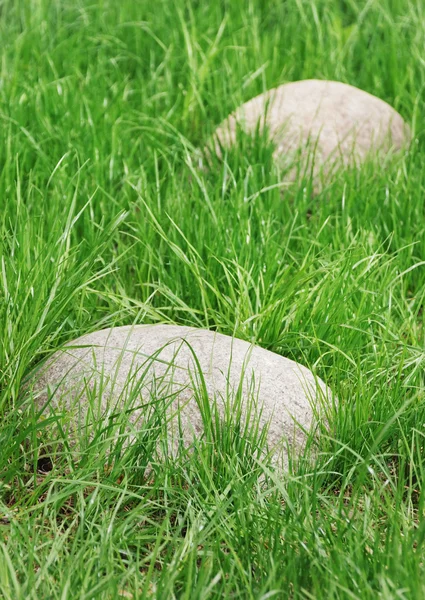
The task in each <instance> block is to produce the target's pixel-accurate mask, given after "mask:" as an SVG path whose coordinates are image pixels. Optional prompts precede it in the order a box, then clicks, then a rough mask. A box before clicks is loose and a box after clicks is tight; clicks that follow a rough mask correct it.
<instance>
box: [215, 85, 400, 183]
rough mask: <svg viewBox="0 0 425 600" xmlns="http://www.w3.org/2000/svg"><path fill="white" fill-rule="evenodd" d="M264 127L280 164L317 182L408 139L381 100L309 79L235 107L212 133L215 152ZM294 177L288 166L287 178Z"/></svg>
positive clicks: (398, 119)
mask: <svg viewBox="0 0 425 600" xmlns="http://www.w3.org/2000/svg"><path fill="white" fill-rule="evenodd" d="M264 128H266V132H267V134H268V137H269V139H270V141H271V142H272V143H273V145H274V154H273V156H274V159H275V161H276V162H277V163H279V165H280V166H282V167H283V168H286V167H287V166H288V167H290V165H291V164H292V165H293V164H294V163H295V164H296V161H298V160H300V166H301V168H302V170H307V172H312V174H313V177H314V178H316V179H317V177H318V176H319V175H320V174H321V173H322V174H325V175H326V174H328V175H329V174H330V173H332V172H334V170H335V169H336V168H338V167H341V166H345V167H347V166H359V165H360V164H361V163H363V162H364V161H365V160H366V159H367V157H368V156H376V155H377V154H379V155H380V156H382V155H385V154H388V153H390V152H393V151H397V150H400V149H401V148H403V147H406V146H407V145H408V143H409V139H410V131H409V127H408V125H407V124H406V123H405V122H404V120H403V119H402V117H401V116H400V115H399V113H398V112H397V111H395V110H394V109H393V108H392V107H391V106H390V105H389V104H387V103H386V102H384V101H383V100H381V99H380V98H377V97H376V96H373V95H371V94H369V93H367V92H365V91H363V90H360V89H358V88H356V87H353V86H351V85H348V84H346V83H341V82H338V81H321V80H316V79H311V80H305V81H296V82H293V83H287V84H284V85H281V86H279V87H277V88H275V89H272V90H269V91H267V92H265V93H263V94H260V95H259V96H256V97H255V98H252V99H251V100H249V101H248V102H246V103H245V104H243V105H242V106H240V107H239V108H237V109H236V111H235V112H234V113H232V114H231V115H230V116H229V117H228V118H227V119H226V120H225V121H224V122H223V123H221V125H219V127H218V128H217V130H216V131H215V134H214V143H213V146H214V148H215V152H216V153H217V154H218V155H219V156H221V155H222V150H223V149H226V148H229V147H230V146H233V145H234V144H235V143H236V141H237V135H238V130H239V129H242V130H243V131H244V132H246V133H248V134H254V133H255V132H258V131H260V132H261V131H264ZM296 173H297V169H296V167H294V168H289V172H288V174H287V178H288V180H293V179H294V178H295V176H296Z"/></svg>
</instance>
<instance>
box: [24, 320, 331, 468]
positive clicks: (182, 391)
mask: <svg viewBox="0 0 425 600" xmlns="http://www.w3.org/2000/svg"><path fill="white" fill-rule="evenodd" d="M195 356H196V359H195ZM200 373H202V376H203V378H204V382H205V388H206V392H207V394H206V395H204V398H207V402H210V403H211V402H214V401H215V402H216V405H215V406H216V407H217V409H218V413H219V414H220V417H223V416H224V415H225V414H226V406H227V407H231V411H230V415H232V414H233V415H234V419H236V420H240V421H241V422H243V423H247V422H250V419H251V420H252V419H253V414H255V415H257V418H259V423H260V427H261V428H263V427H264V426H267V425H268V427H269V429H268V445H269V448H270V449H273V451H274V455H275V456H276V457H277V456H280V457H283V459H284V461H285V457H286V455H285V447H286V442H288V443H289V445H290V446H292V445H293V446H294V447H295V448H296V449H297V450H298V451H302V448H303V445H304V443H305V439H306V432H310V431H312V430H313V429H314V428H315V426H316V425H317V421H316V417H317V418H319V419H320V418H321V417H320V415H321V414H324V413H323V412H322V411H323V409H324V407H325V406H326V405H328V406H329V403H330V400H331V394H330V391H329V389H328V388H327V387H326V386H325V384H324V383H323V382H322V381H321V380H320V379H316V378H315V377H314V376H313V374H312V373H311V371H309V370H308V369H307V368H305V367H303V366H302V365H299V364H297V363H296V362H294V361H291V360H289V359H287V358H284V357H282V356H279V355H278V354H275V353H273V352H270V351H268V350H264V349H262V348H260V347H258V346H253V345H252V344H249V343H248V342H245V341H242V340H240V339H236V338H232V337H229V336H226V335H223V334H219V333H215V332H212V331H207V330H202V329H196V328H192V327H180V326H174V325H136V326H129V327H116V328H112V329H105V330H102V331H97V332H95V333H91V334H89V335H85V336H83V337H81V338H78V339H77V340H75V341H74V342H71V343H69V344H68V345H66V346H65V347H64V348H63V349H61V350H59V351H57V352H56V353H55V354H54V355H53V356H52V357H51V358H50V359H49V360H48V361H47V362H46V363H45V364H44V365H43V367H42V368H41V369H40V370H39V371H38V372H37V373H36V375H35V380H34V381H35V384H34V386H33V391H35V394H34V398H35V400H36V405H37V406H38V407H39V408H42V407H44V408H45V413H46V414H48V413H49V410H51V409H52V408H53V409H54V410H57V409H58V408H60V409H64V410H65V412H66V413H67V414H71V415H72V419H73V420H74V422H75V429H74V431H75V430H77V429H78V427H79V426H80V425H81V423H82V422H84V421H85V419H87V414H88V404H89V402H88V395H89V396H90V397H91V394H90V392H89V390H93V389H96V390H102V393H97V394H94V396H95V397H96V398H100V401H99V405H98V407H97V417H100V418H104V417H105V416H107V415H108V413H109V414H110V413H111V412H114V411H115V412H117V411H118V412H119V411H122V410H124V406H126V407H127V404H126V398H128V397H129V396H133V398H135V399H136V402H134V403H133V409H132V410H130V411H129V421H130V423H132V424H136V425H137V423H138V422H139V423H140V420H143V415H144V414H146V413H145V409H144V408H143V406H146V405H147V404H148V403H149V402H152V401H153V399H154V398H155V399H156V400H158V399H159V400H161V399H162V401H163V403H165V402H168V403H169V406H168V408H167V412H166V414H167V418H170V421H169V422H168V428H169V429H170V432H171V434H172V435H171V438H170V439H172V442H171V446H170V448H171V450H173V449H175V448H176V447H177V443H178V439H179V433H182V434H183V441H184V443H185V444H186V445H190V443H191V442H192V441H193V438H194V437H196V438H199V437H200V435H201V434H202V431H203V429H204V421H203V419H202V414H201V410H200V406H199V395H197V394H196V393H195V391H194V390H196V389H198V387H199V383H200V382H201V378H200ZM238 389H239V391H240V394H239V396H237V394H236V392H237V390H238ZM237 397H239V399H240V404H239V406H240V412H238V410H237V408H236V406H237V402H236V398H237ZM260 409H261V410H260ZM91 410H93V409H91ZM94 413H96V411H94ZM94 413H93V414H92V413H90V414H91V415H92V417H91V418H93V419H95V418H97V417H96V416H95V414H94ZM177 413H178V414H179V418H180V426H179V421H178V419H177V417H176V414H177ZM227 414H229V413H227ZM89 421H90V419H89ZM71 422H72V421H71ZM279 449H281V450H282V452H278V450H279Z"/></svg>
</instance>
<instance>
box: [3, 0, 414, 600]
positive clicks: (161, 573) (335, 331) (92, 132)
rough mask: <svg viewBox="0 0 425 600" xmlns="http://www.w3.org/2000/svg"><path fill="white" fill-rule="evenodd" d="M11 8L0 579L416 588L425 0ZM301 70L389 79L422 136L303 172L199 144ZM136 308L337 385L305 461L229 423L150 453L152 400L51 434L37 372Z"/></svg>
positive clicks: (218, 588)
mask: <svg viewBox="0 0 425 600" xmlns="http://www.w3.org/2000/svg"><path fill="white" fill-rule="evenodd" d="M0 30H1V34H0V37H1V40H2V43H1V49H0V52H1V63H0V65H1V66H0V69H1V74H0V136H1V143H0V169H1V170H0V206H1V210H0V259H1V268H0V331H1V332H2V335H1V344H0V415H1V416H0V448H1V453H0V557H1V558H0V596H1V597H2V598H5V600H9V599H10V600H17V599H20V598H22V599H24V598H25V599H28V598H30V599H34V600H36V599H40V600H41V599H56V598H57V599H61V600H65V599H74V598H79V599H92V598H101V599H102V600H103V599H108V598H111V599H115V598H120V597H123V598H134V599H139V598H140V599H141V598H187V599H190V600H192V599H196V598H202V599H206V598H211V599H212V598H223V597H224V598H250V599H257V598H258V599H260V598H263V599H266V598H274V597H275V598H296V599H301V598H302V599H306V600H307V599H308V600H311V599H313V598H314V599H316V598H319V599H320V598H360V599H362V600H363V599H367V598H371V599H375V598H382V599H389V598H391V599H392V598H394V599H395V598H398V599H400V598H401V599H410V598H415V599H416V598H418V599H420V598H423V597H424V596H425V584H424V582H425V568H424V558H425V549H424V540H425V522H424V518H423V516H424V493H423V488H422V485H423V480H424V468H425V463H424V435H425V403H424V371H423V369H424V362H425V351H424V330H423V326H424V314H423V305H424V296H425V270H424V265H425V215H424V191H425V171H424V169H423V164H424V160H425V136H424V129H423V122H424V112H425V102H424V100H425V95H424V87H425V63H424V58H423V40H424V36H425V4H424V3H423V2H422V0H368V1H367V2H365V1H363V0H361V1H359V2H354V1H352V0H286V1H282V0H279V1H277V0H268V1H266V2H265V1H264V0H248V1H246V2H241V1H240V0H222V1H221V2H220V1H218V0H216V1H211V2H198V1H196V0H191V1H185V0H176V1H175V2H170V1H169V0H157V1H156V2H147V1H146V0H120V1H119V2H116V1H114V0H90V1H88V0H67V1H66V0H2V1H1V2H0ZM306 78H319V79H334V80H339V81H344V82H347V83H350V84H352V85H355V86H357V87H359V88H361V89H364V90H366V91H368V92H370V93H372V94H374V95H376V96H379V97H380V98H382V99H383V100H385V101H387V102H389V103H390V104H391V105H392V106H393V107H394V108H395V109H396V110H398V111H399V112H400V114H401V115H402V116H403V117H404V119H405V120H406V121H407V122H408V123H409V124H410V126H411V128H412V143H411V148H410V151H409V152H408V153H407V154H403V155H401V156H398V157H395V158H394V159H391V160H389V161H388V163H387V164H386V163H385V164H384V163H383V162H382V161H373V160H371V161H370V162H369V163H368V164H367V165H365V166H364V168H362V169H361V170H359V171H350V172H346V173H340V174H339V176H338V177H336V178H335V180H334V181H332V182H330V183H329V184H328V185H327V186H326V187H325V188H324V189H323V190H322V191H321V192H320V194H318V195H314V194H312V182H311V178H310V177H309V174H308V173H304V174H301V175H300V177H299V178H298V180H297V182H296V184H295V185H293V186H291V187H289V188H286V187H285V186H282V185H281V181H282V177H281V173H279V171H278V169H277V168H276V167H275V166H274V165H273V162H272V159H271V155H272V151H273V150H272V148H270V147H269V146H268V145H267V144H264V143H263V141H262V140H259V139H257V140H253V141H252V142H250V141H249V140H245V141H244V143H242V142H241V144H240V145H239V146H238V147H236V148H235V149H234V150H233V151H232V152H230V153H229V154H228V155H227V156H226V157H225V160H224V161H219V160H217V161H213V164H212V165H211V166H210V168H209V169H205V168H204V169H200V168H199V165H198V162H197V156H198V155H197V153H196V151H195V150H196V148H202V147H203V144H205V142H206V140H208V139H209V136H210V135H211V134H212V132H213V131H214V128H215V127H216V126H217V125H218V124H219V123H220V122H221V121H222V120H223V119H224V118H225V117H226V116H227V115H228V114H229V112H231V111H232V110H234V109H235V108H236V107H237V106H238V105H239V104H240V103H241V102H243V101H246V100H248V99H249V98H252V97H253V96H255V95H257V94H258V93H261V92H262V91H264V90H266V89H269V88H272V87H275V86H277V85H279V84H282V83H285V82H288V81H295V80H299V79H306ZM135 322H137V323H156V322H170V323H177V324H189V325H194V326H198V327H205V328H209V329H212V330H217V331H220V332H222V333H226V334H234V335H236V336H237V337H240V338H242V339H245V340H248V341H254V342H256V343H258V344H259V345H261V346H262V347H264V348H267V349H269V350H272V351H274V352H278V353H280V354H282V355H284V356H287V357H289V358H292V359H295V360H297V361H299V362H300V363H302V364H304V365H305V366H307V367H309V368H310V369H312V370H313V371H314V372H315V373H316V374H317V375H318V376H320V377H321V378H322V379H324V380H325V381H326V382H327V384H328V385H329V386H330V387H331V388H332V389H333V390H334V392H335V393H336V395H337V396H338V399H339V405H338V407H337V408H336V409H335V410H334V411H333V412H332V414H331V416H330V430H329V435H328V436H325V435H323V436H322V437H321V441H320V446H319V449H318V451H317V452H316V453H315V456H314V458H313V459H312V460H310V461H307V460H306V461H304V460H302V461H298V462H297V461H294V463H293V464H291V465H290V470H289V473H288V476H287V477H286V478H285V479H282V478H280V477H278V476H276V474H275V473H274V472H273V471H272V470H270V469H269V468H268V466H267V465H266V464H263V463H262V462H260V463H259V462H258V461H256V460H255V455H254V458H252V455H251V454H249V453H247V452H241V451H240V450H241V447H242V446H241V444H242V443H243V442H241V439H240V438H239V437H238V435H237V432H233V433H232V432H230V433H228V432H227V433H226V435H224V434H223V431H222V430H221V431H220V427H219V426H218V425H217V428H216V429H215V430H214V431H213V432H212V434H214V435H215V438H216V444H215V445H214V449H212V447H211V445H210V444H208V443H206V442H205V443H203V442H201V443H199V445H198V446H197V447H196V448H195V451H194V452H193V453H192V454H191V455H187V454H185V453H184V452H183V451H182V453H181V456H179V457H178V458H177V459H171V458H170V459H169V460H166V461H165V463H164V462H162V463H159V462H158V461H156V456H155V443H154V441H155V436H156V435H158V431H159V429H160V428H159V426H158V425H157V424H156V423H152V427H150V428H147V429H146V431H144V432H142V433H141V434H140V436H141V437H140V444H139V445H137V446H135V447H133V448H123V447H121V446H120V445H119V444H113V445H111V443H110V442H108V435H107V434H108V432H107V431H106V432H103V434H102V433H100V434H99V436H98V437H97V438H96V440H95V441H94V442H93V441H91V442H90V440H88V439H82V440H81V444H80V448H79V454H78V457H77V458H75V452H74V451H73V450H72V449H71V448H69V447H68V446H67V445H66V444H65V445H63V444H62V446H61V447H60V452H59V450H58V451H57V452H56V454H55V456H54V461H53V463H51V461H50V459H49V458H46V457H45V458H43V456H45V455H46V445H47V444H48V441H49V439H50V438H49V436H50V435H51V430H52V428H53V429H54V430H55V432H56V433H55V435H56V436H58V437H59V438H60V437H61V432H60V421H57V422H52V421H49V420H48V419H44V420H42V419H37V415H36V414H34V411H31V410H30V409H29V406H30V400H29V399H28V397H27V395H26V394H25V381H26V378H27V377H28V375H29V373H30V372H31V371H32V369H34V368H35V367H36V366H37V365H38V364H40V362H41V361H42V360H44V359H45V358H46V357H47V356H48V355H49V354H50V353H51V352H52V351H54V350H55V349H57V348H58V347H60V346H61V344H63V343H64V342H65V341H68V340H72V339H74V338H76V337H78V336H79V335H81V334H83V333H87V332H89V331H93V330H96V329H100V328H102V327H106V326H111V325H123V324H131V323H135ZM118 425H119V424H118ZM63 438H65V440H66V436H63ZM62 441H63V439H62ZM149 464H150V465H151V468H150V469H148V468H147V466H148V465H149Z"/></svg>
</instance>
